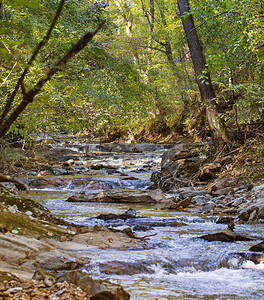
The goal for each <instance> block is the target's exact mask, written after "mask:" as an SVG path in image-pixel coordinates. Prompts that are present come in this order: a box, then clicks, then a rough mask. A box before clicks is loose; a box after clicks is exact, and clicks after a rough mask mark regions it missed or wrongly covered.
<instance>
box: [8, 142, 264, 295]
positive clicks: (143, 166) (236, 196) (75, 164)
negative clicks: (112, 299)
mask: <svg viewBox="0 0 264 300" xmlns="http://www.w3.org/2000/svg"><path fill="white" fill-rule="evenodd" d="M176 147H178V148H177V149H175V148H174V150H173V148H172V146H170V145H150V144H135V145H131V144H130V145H127V144H118V145H113V144H111V145H89V144H86V145H78V144H74V145H73V144H68V145H67V147H65V146H62V145H54V146H50V150H49V153H48V154H49V155H48V156H47V160H48V162H49V163H48V166H49V167H45V168H43V167H38V168H36V170H32V173H31V174H29V176H28V178H26V179H25V180H26V182H27V184H29V185H30V186H31V191H30V197H31V198H32V199H35V200H36V201H37V202H39V203H42V204H44V206H46V207H47V208H49V209H50V210H51V211H52V213H53V214H54V215H56V216H58V217H60V218H62V219H64V220H66V221H70V222H73V223H74V224H75V226H80V228H82V227H84V226H85V227H84V228H86V232H85V235H74V236H76V237H74V236H69V234H67V233H64V234H61V235H60V239H59V240H57V241H56V242H52V243H51V246H52V247H55V249H60V251H67V256H69V257H71V259H70V261H71V262H72V261H73V262H74V263H72V265H74V269H77V270H81V271H82V272H85V274H87V275H89V276H92V277H95V278H97V279H100V280H108V281H109V280H110V282H112V283H114V284H119V285H120V284H121V285H122V286H123V287H124V289H125V290H126V291H127V292H128V293H130V296H131V299H262V298H263V296H264V288H263V283H264V277H263V269H264V267H263V263H262V261H263V254H262V253H263V247H262V245H263V226H264V225H263V223H262V220H263V218H264V215H263V206H262V205H263V203H264V200H263V198H264V196H263V195H264V185H261V183H259V184H258V185H253V184H249V183H247V184H240V185H239V184H234V183H233V180H231V179H229V181H228V179H227V178H221V179H219V180H216V181H214V182H213V181H212V184H211V185H210V184H209V185H206V186H205V185H198V186H196V185H195V184H192V183H193V181H194V180H193V178H191V176H190V177H187V176H185V174H186V172H183V171H182V170H184V168H185V167H186V166H187V170H189V168H190V165H191V166H192V167H194V159H192V157H195V161H197V160H198V158H199V157H198V155H194V156H192V155H193V154H192V155H191V154H190V153H189V154H188V150H187V146H186V147H185V146H184V147H182V148H179V145H176ZM167 149H170V150H169V151H168V152H169V153H166V154H165V155H163V152H164V151H165V150H167ZM189 149H193V148H192V147H190V148H189ZM186 151H187V152H186ZM173 153H174V154H173ZM162 155H163V158H162ZM199 159H200V160H202V159H204V156H203V155H201V157H200V158H199ZM226 161H227V160H226ZM172 164H174V167H173V168H171V165H172ZM160 165H161V168H160ZM220 165H221V163H220ZM195 166H196V168H197V165H195ZM223 166H224V164H223ZM223 166H222V167H223ZM209 167H210V168H209ZM218 168H219V166H218ZM172 170H174V171H172ZM175 170H176V171H177V172H176V171H175ZM207 170H209V171H208V172H209V173H210V175H206V176H209V177H210V176H213V173H214V172H217V171H216V170H217V168H215V169H214V168H213V166H212V165H211V166H208V165H207ZM206 172H207V171H206V168H203V171H201V172H200V175H201V176H200V175H198V176H200V178H199V179H198V181H200V182H201V181H202V180H203V181H204V180H205V177H206V176H205V175H204V174H205V173H206ZM153 174H154V175H153ZM151 177H152V182H151ZM165 177H166V178H167V179H166V178H165ZM190 178H191V180H189V179H190ZM187 179H188V180H189V184H187V181H188V180H187ZM211 179H212V178H211ZM166 180H167V181H166ZM164 182H165V183H166V184H164ZM168 183H170V185H168ZM171 183H173V184H171ZM149 187H151V188H150V189H148V188H149ZM164 187H165V188H164ZM160 188H161V189H160ZM87 228H88V229H87ZM105 228H108V229H105ZM12 230H17V229H12ZM17 231H18V232H19V229H18V230H17ZM11 234H14V235H16V234H18V233H16V232H15V233H12V232H11ZM83 234H84V233H83ZM61 236H62V237H63V239H66V240H63V241H62V240H61ZM70 239H71V240H70ZM76 243H77V244H78V245H79V246H76V245H77V244H76ZM80 245H82V247H80ZM49 252H50V253H52V251H48V253H49ZM69 253H70V254H69ZM60 255H61V254H59V255H58V256H56V255H55V256H53V254H52V255H51V257H52V259H51V257H50V261H49V260H43V263H42V264H41V267H43V268H44V269H45V270H49V271H52V270H53V271H54V269H56V268H57V267H56V263H57V262H58V261H60V259H61V256H60ZM64 255H65V254H64ZM54 257H55V258H54ZM38 259H39V260H40V261H41V259H40V258H38ZM76 260H81V261H82V263H81V265H78V263H77V264H76ZM44 262H45V263H44ZM22 265H23V264H22ZM29 265H30V264H29V263H28V264H26V265H24V267H25V266H29ZM54 266H55V267H54ZM56 272H59V273H61V274H62V273H65V268H61V269H57V270H56ZM120 299H121V298H120Z"/></svg>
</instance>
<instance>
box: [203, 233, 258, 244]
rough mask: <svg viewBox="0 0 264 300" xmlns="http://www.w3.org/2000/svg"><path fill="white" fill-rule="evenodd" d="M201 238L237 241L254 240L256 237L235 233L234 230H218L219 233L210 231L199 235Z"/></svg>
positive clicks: (212, 240)
mask: <svg viewBox="0 0 264 300" xmlns="http://www.w3.org/2000/svg"><path fill="white" fill-rule="evenodd" d="M199 238H200V239H204V240H206V241H209V242H215V241H219V242H228V243H230V242H235V241H252V240H254V238H251V237H248V236H243V235H239V234H235V233H234V232H231V231H228V232H217V233H209V234H206V235H202V236H200V237H199Z"/></svg>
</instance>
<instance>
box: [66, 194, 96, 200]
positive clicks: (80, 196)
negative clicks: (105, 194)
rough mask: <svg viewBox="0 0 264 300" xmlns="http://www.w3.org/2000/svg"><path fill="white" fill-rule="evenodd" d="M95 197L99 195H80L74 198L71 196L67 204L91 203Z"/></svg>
mask: <svg viewBox="0 0 264 300" xmlns="http://www.w3.org/2000/svg"><path fill="white" fill-rule="evenodd" d="M95 195H97V194H92V193H90V194H79V195H73V196H70V197H69V198H68V199H67V200H66V202H89V201H91V200H92V199H93V198H94V197H95Z"/></svg>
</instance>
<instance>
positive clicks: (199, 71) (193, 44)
mask: <svg viewBox="0 0 264 300" xmlns="http://www.w3.org/2000/svg"><path fill="white" fill-rule="evenodd" d="M178 7H179V11H180V15H181V20H182V24H183V28H184V31H185V34H186V38H187V43H188V47H189V50H190V54H191V58H192V62H193V66H194V71H195V79H196V82H197V84H198V87H199V91H200V94H201V100H202V102H203V103H204V104H205V105H206V116H207V121H208V125H209V128H210V131H211V135H212V140H213V143H214V146H215V148H216V150H217V151H220V150H221V149H223V148H224V147H225V146H227V144H228V137H227V131H226V127H225V124H224V122H223V120H222V119H221V118H220V117H219V115H218V110H217V106H216V102H215V100H214V99H215V92H214V89H213V85H212V82H211V78H210V73H209V72H208V70H207V68H206V60H205V56H204V51H203V48H202V46H201V44H200V42H199V38H198V34H197V31H196V28H195V26H194V21H193V18H192V15H191V14H190V8H189V1H188V0H178Z"/></svg>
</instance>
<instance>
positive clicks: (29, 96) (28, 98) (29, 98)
mask: <svg viewBox="0 0 264 300" xmlns="http://www.w3.org/2000/svg"><path fill="white" fill-rule="evenodd" d="M104 23H105V22H103V23H101V24H100V25H99V26H98V27H97V29H96V30H95V31H94V32H87V33H86V34H85V35H84V36H83V37H82V38H81V39H79V40H78V42H77V43H76V44H75V45H74V46H73V47H72V48H71V49H70V50H69V51H68V53H67V54H65V55H64V56H63V57H62V58H61V59H60V60H59V61H58V62H57V63H56V64H55V65H54V66H53V67H52V68H51V69H50V70H49V71H48V72H47V74H46V77H44V78H41V79H40V80H39V81H38V82H37V83H36V84H35V86H34V87H33V88H32V89H31V90H30V91H28V92H27V93H26V94H25V95H24V96H23V99H22V101H21V102H20V104H19V105H18V106H17V107H16V109H15V110H14V111H13V113H12V114H11V115H10V116H9V117H8V118H7V119H6V121H5V122H4V123H3V125H2V127H1V128H0V137H3V136H4V135H5V134H6V133H7V131H8V130H9V128H10V126H11V125H12V124H13V123H14V121H15V120H16V119H17V118H18V116H19V115H20V114H21V113H22V112H23V111H24V110H25V108H26V107H27V105H28V104H29V103H32V102H33V100H34V98H35V96H36V95H37V94H38V93H39V92H40V90H41V89H42V88H43V86H44V85H45V84H46V83H47V82H48V81H49V80H50V79H51V78H52V77H53V76H54V75H55V74H56V73H57V72H59V71H61V70H62V69H63V68H64V67H65V65H66V64H67V63H68V61H69V60H70V59H71V58H73V57H74V56H75V55H76V54H77V53H78V52H80V51H81V50H82V49H84V48H85V47H86V45H87V44H88V43H89V42H90V41H91V40H92V38H93V37H94V36H95V35H96V34H97V32H98V31H99V30H100V29H101V28H102V27H103V25H104Z"/></svg>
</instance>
